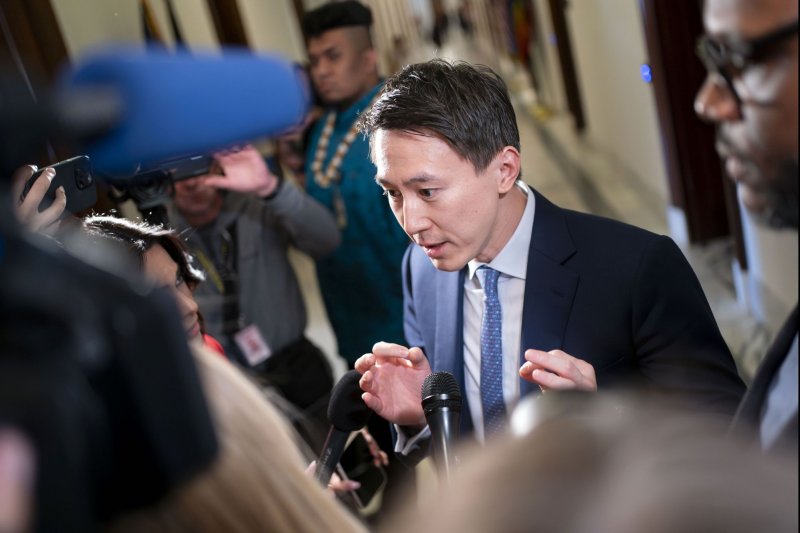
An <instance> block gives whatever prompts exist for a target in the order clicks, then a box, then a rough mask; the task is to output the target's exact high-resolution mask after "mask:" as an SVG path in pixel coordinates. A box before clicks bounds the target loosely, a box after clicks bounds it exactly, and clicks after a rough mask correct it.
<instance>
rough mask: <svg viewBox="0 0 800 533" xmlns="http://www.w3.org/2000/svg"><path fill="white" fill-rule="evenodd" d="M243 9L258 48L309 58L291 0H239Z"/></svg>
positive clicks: (300, 59) (252, 41)
mask: <svg viewBox="0 0 800 533" xmlns="http://www.w3.org/2000/svg"><path fill="white" fill-rule="evenodd" d="M239 12H240V13H241V15H242V24H243V25H244V30H245V32H246V33H247V38H248V41H249V42H250V46H251V47H252V48H253V49H254V50H258V51H262V52H277V53H280V54H282V55H283V56H284V57H286V58H287V59H291V60H292V61H298V62H301V63H302V62H304V61H305V59H306V53H305V45H304V44H303V34H302V32H301V31H300V24H299V22H298V20H297V15H295V11H294V6H293V5H292V2H291V0H239Z"/></svg>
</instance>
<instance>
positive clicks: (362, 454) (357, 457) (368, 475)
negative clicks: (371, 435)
mask: <svg viewBox="0 0 800 533" xmlns="http://www.w3.org/2000/svg"><path fill="white" fill-rule="evenodd" d="M337 473H338V474H339V477H341V478H343V479H352V480H354V481H358V482H359V483H361V486H360V487H359V488H358V489H356V490H354V491H351V496H352V497H353V500H354V501H355V503H356V506H357V507H358V508H359V509H362V510H363V509H364V508H366V507H368V506H369V505H370V504H371V503H372V501H373V500H374V498H375V496H377V495H378V494H379V493H380V492H381V491H382V490H383V488H384V487H385V486H386V480H387V477H386V471H385V470H384V469H383V467H382V466H375V464H374V463H373V461H372V454H371V453H370V451H369V445H368V444H367V441H366V440H365V439H364V435H362V434H361V432H357V433H356V434H355V437H354V438H353V439H352V440H351V441H350V444H348V445H347V448H345V450H344V453H342V457H341V459H339V465H338V468H337Z"/></svg>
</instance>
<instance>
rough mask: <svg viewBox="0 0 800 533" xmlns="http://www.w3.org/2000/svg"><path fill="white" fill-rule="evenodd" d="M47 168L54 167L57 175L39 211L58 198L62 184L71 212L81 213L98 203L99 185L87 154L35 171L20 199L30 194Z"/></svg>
mask: <svg viewBox="0 0 800 533" xmlns="http://www.w3.org/2000/svg"><path fill="white" fill-rule="evenodd" d="M46 168H53V169H54V170H55V171H56V175H55V177H53V181H52V182H51V183H50V187H49V188H48V189H47V193H46V194H45V195H44V198H42V201H41V203H40V204H39V212H42V211H44V210H45V209H47V208H48V207H50V205H51V204H52V203H53V201H54V200H55V198H56V189H58V188H59V187H62V186H63V187H64V192H65V193H66V196H67V207H66V211H68V212H70V213H79V212H81V211H83V210H85V209H88V208H90V207H92V206H93V205H94V204H95V203H97V187H96V184H95V179H94V176H93V175H92V166H91V163H90V162H89V157H88V156H85V155H79V156H77V157H72V158H70V159H66V160H64V161H60V162H58V163H56V164H54V165H49V166H47V167H44V168H41V169H39V170H37V171H36V172H34V173H33V175H32V176H31V177H30V179H28V181H27V182H26V183H25V188H24V189H23V190H22V195H21V198H20V200H22V199H24V198H25V197H26V196H27V195H28V192H29V191H30V190H31V186H32V185H33V184H34V182H35V181H36V180H37V179H38V178H39V176H41V175H42V172H44V170H45V169H46Z"/></svg>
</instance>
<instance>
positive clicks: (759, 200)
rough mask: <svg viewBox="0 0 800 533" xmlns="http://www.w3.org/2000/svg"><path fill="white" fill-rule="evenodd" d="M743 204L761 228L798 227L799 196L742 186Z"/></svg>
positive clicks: (795, 228)
mask: <svg viewBox="0 0 800 533" xmlns="http://www.w3.org/2000/svg"><path fill="white" fill-rule="evenodd" d="M740 189H741V192H740V198H741V200H742V204H743V205H744V207H745V208H746V209H747V211H748V212H749V213H750V215H751V217H752V219H753V221H754V222H755V223H756V224H758V225H759V226H762V227H765V228H771V229H794V230H797V226H798V202H797V200H798V198H797V194H796V193H795V194H792V193H781V192H779V191H774V190H769V191H763V190H759V191H756V190H753V189H751V188H749V187H747V186H740Z"/></svg>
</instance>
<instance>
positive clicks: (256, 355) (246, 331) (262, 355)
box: [233, 324, 272, 366]
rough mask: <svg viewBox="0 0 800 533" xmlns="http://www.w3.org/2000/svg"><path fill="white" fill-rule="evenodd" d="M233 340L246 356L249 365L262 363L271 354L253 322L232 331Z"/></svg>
mask: <svg viewBox="0 0 800 533" xmlns="http://www.w3.org/2000/svg"><path fill="white" fill-rule="evenodd" d="M233 340H234V341H236V345H237V346H238V347H239V349H240V350H241V351H242V353H243V354H244V356H245V357H246V358H247V362H248V363H250V366H256V365H258V364H260V363H263V362H264V361H266V360H267V359H269V357H270V356H271V355H272V350H270V348H269V345H268V344H267V341H265V340H264V337H263V336H262V335H261V332H260V331H259V330H258V327H256V325H255V324H250V325H249V326H247V327H246V328H243V329H241V330H239V331H237V332H236V333H234V334H233Z"/></svg>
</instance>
